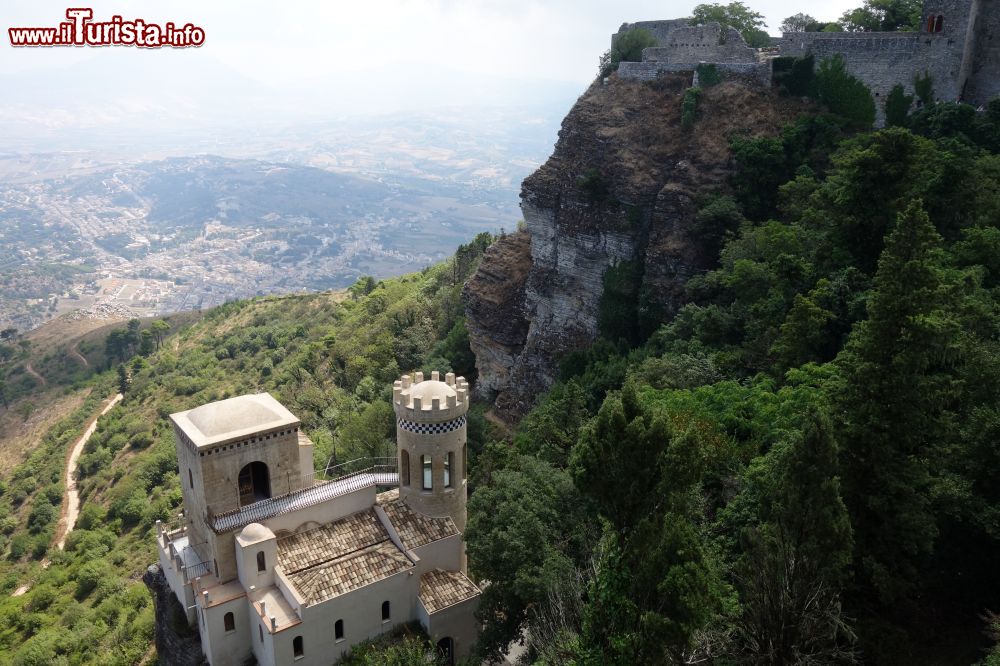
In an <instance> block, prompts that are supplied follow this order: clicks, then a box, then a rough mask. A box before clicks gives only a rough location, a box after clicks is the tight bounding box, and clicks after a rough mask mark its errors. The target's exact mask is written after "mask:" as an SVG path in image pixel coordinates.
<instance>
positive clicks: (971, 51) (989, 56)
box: [616, 0, 1000, 122]
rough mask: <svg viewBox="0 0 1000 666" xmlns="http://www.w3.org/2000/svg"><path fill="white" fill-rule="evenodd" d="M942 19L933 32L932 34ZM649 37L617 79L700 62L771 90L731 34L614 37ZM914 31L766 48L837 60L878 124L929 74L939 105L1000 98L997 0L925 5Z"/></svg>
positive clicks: (806, 35)
mask: <svg viewBox="0 0 1000 666" xmlns="http://www.w3.org/2000/svg"><path fill="white" fill-rule="evenodd" d="M937 17H941V18H942V19H943V29H942V30H941V31H940V32H933V31H928V28H927V26H928V24H929V25H930V26H931V28H932V30H933V27H934V23H935V19H936V18H937ZM634 28H643V29H645V30H648V31H649V32H650V33H652V34H653V36H654V37H655V38H656V39H657V42H658V43H657V45H656V46H654V47H650V48H647V49H645V50H643V54H642V62H638V63H633V62H628V63H621V65H620V66H619V70H618V73H619V76H621V77H623V78H629V79H638V80H647V81H648V80H652V79H655V78H656V76H657V75H658V74H659V73H660V72H676V71H689V70H693V69H695V67H697V65H698V64H699V63H702V62H705V63H713V64H715V65H717V66H718V67H719V69H720V70H722V71H725V72H729V73H732V74H735V75H738V76H740V77H743V78H748V79H750V80H753V81H758V82H760V83H763V84H768V83H770V80H771V67H770V63H769V61H768V60H767V59H766V58H767V56H768V55H774V54H773V53H772V54H767V55H765V54H764V53H762V52H759V51H758V50H756V49H752V48H750V47H749V46H747V44H746V43H745V41H744V40H743V38H742V37H741V36H740V35H739V33H737V32H736V31H735V30H733V29H732V28H722V27H720V26H719V25H718V24H709V25H703V26H691V25H687V24H686V21H685V20H684V19H680V20H672V21H645V22H641V23H626V24H623V25H622V27H621V28H620V29H619V31H618V33H616V35H617V34H620V33H622V32H623V31H628V30H632V29H634ZM921 28H922V31H921V32H882V33H878V32H862V33H845V32H841V33H822V32H798V33H785V34H784V35H783V36H782V37H781V38H778V39H775V40H774V42H773V45H774V46H775V47H776V51H777V53H778V54H780V55H782V56H805V55H813V56H814V57H815V58H816V61H817V63H818V62H820V61H822V60H823V59H825V58H829V57H831V56H834V55H840V56H841V57H842V58H843V59H844V63H845V65H846V66H847V69H848V71H849V72H850V73H851V74H853V75H854V76H856V77H857V78H858V79H859V80H861V81H862V82H863V83H864V84H865V85H867V86H868V87H869V88H870V89H871V91H872V95H873V96H874V97H875V103H876V108H877V110H878V117H879V122H881V119H882V118H883V112H884V106H885V100H886V98H887V96H888V94H889V92H890V91H891V90H892V88H893V87H894V86H895V85H897V84H900V85H902V86H903V88H904V90H905V91H906V93H907V94H911V95H912V94H913V93H914V90H913V82H914V79H915V77H917V76H919V75H923V74H924V73H928V74H930V75H931V77H932V78H933V81H934V93H935V97H936V98H937V99H938V100H944V101H958V100H962V101H966V102H968V103H970V104H974V105H981V104H985V103H987V102H988V101H989V100H990V99H992V98H994V97H997V96H1000V0H926V1H925V3H924V12H923V18H922V26H921Z"/></svg>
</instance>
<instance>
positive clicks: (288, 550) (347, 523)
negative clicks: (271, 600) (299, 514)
mask: <svg viewBox="0 0 1000 666" xmlns="http://www.w3.org/2000/svg"><path fill="white" fill-rule="evenodd" d="M388 539H389V534H388V533H387V532H386V531H385V528H384V527H383V526H382V523H381V521H379V519H378V516H376V515H375V511H374V510H373V509H369V510H368V511H362V512H360V513H355V514H353V515H350V516H347V517H346V518H341V519H340V520H336V521H334V522H332V523H327V524H326V525H321V526H319V527H316V528H313V529H311V530H307V531H305V532H296V533H294V534H290V535H288V536H285V537H281V538H280V539H278V563H279V564H281V567H282V569H284V570H285V572H286V573H294V572H296V571H301V570H302V569H306V568H308V567H311V566H315V565H317V564H320V563H322V562H327V561H329V560H333V559H336V558H338V557H342V556H344V555H346V554H348V553H352V552H354V551H358V550H361V549H362V548H366V547H368V546H371V545H374V544H376V543H379V542H381V541H386V540H388Z"/></svg>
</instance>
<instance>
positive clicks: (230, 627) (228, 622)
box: [222, 613, 236, 632]
mask: <svg viewBox="0 0 1000 666" xmlns="http://www.w3.org/2000/svg"><path fill="white" fill-rule="evenodd" d="M222 624H223V626H224V627H225V629H226V631H227V632H229V631H236V616H235V615H233V614H232V613H226V614H225V616H224V617H223V618H222Z"/></svg>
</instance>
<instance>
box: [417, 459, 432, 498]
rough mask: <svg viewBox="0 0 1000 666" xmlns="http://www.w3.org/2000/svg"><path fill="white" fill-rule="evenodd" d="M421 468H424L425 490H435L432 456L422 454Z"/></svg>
mask: <svg viewBox="0 0 1000 666" xmlns="http://www.w3.org/2000/svg"><path fill="white" fill-rule="evenodd" d="M420 468H421V469H422V470H423V477H424V490H433V489H434V476H433V469H432V467H431V457H430V456H420Z"/></svg>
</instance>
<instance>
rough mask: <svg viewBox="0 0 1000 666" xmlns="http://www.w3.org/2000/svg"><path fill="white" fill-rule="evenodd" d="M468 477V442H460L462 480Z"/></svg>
mask: <svg viewBox="0 0 1000 666" xmlns="http://www.w3.org/2000/svg"><path fill="white" fill-rule="evenodd" d="M467 478H469V443H468V442H464V443H463V444H462V481H465V480H466V479H467Z"/></svg>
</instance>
